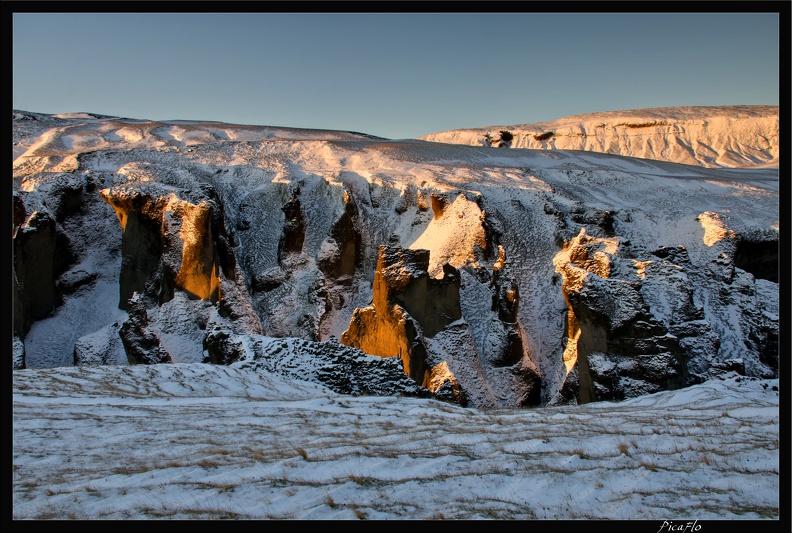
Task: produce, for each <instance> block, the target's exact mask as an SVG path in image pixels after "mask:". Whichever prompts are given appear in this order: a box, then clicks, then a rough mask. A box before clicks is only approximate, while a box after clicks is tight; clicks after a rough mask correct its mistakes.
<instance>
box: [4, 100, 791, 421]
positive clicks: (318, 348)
mask: <svg viewBox="0 0 792 533" xmlns="http://www.w3.org/2000/svg"><path fill="white" fill-rule="evenodd" d="M743 111H745V110H742V111H739V113H737V111H734V112H735V113H737V114H736V115H735V118H739V119H740V120H743V118H745V116H748V115H750V113H748V112H747V111H746V112H745V113H743ZM726 112H727V114H728V113H729V112H730V111H728V110H727V111H726ZM657 113H658V112H657V111H653V112H652V117H654V118H657V119H658V120H660V119H659V118H658V117H657V116H656V115H657ZM746 113H747V114H746ZM637 118H640V117H637V116H636V117H632V118H631V119H630V120H632V119H636V120H637ZM654 118H653V120H654ZM676 118H679V117H676ZM676 118H674V116H670V117H667V119H668V120H676ZM760 122H761V121H760ZM635 123H636V124H638V122H635ZM757 124H758V126H757V128H759V129H761V128H763V127H764V126H761V124H759V123H757ZM619 127H623V128H625V131H626V129H630V130H635V131H649V130H650V129H651V128H650V127H649V126H642V127H640V128H628V127H627V126H619ZM654 127H659V126H658V124H655V125H653V126H652V128H654ZM690 131H692V130H690ZM746 131H747V129H746ZM756 131H759V130H756ZM518 133H519V132H518ZM723 134H724V135H727V136H728V132H727V131H726V130H723ZM757 135H758V134H757ZM559 137H560V136H559ZM548 138H549V137H548ZM515 139H516V141H517V142H516V143H513V144H512V147H511V148H508V149H505V148H504V149H497V148H488V147H483V146H463V145H450V144H440V143H431V142H426V141H418V140H415V141H410V140H407V141H387V140H382V139H373V138H371V137H368V136H364V135H361V134H354V133H349V132H330V131H321V130H294V129H287V128H274V127H264V126H261V127H259V126H239V125H228V124H219V123H202V122H191V123H182V122H179V123H161V122H152V121H146V120H132V119H121V118H114V117H102V116H96V115H88V114H82V115H79V116H77V115H74V116H72V118H58V117H52V116H48V115H41V114H36V113H28V112H15V115H14V142H15V143H16V144H15V146H14V157H15V160H14V168H13V187H14V201H13V209H14V211H13V214H14V220H13V222H14V226H13V231H14V234H13V235H14V236H13V253H14V258H13V269H14V292H13V299H14V301H13V309H14V320H13V324H14V335H15V339H14V344H13V351H12V358H13V365H14V367H15V368H22V367H25V366H31V365H32V367H46V366H56V365H59V364H79V365H95V364H96V365H98V364H102V365H104V364H152V363H153V364H158V363H163V362H167V361H171V362H173V363H181V362H188V363H190V362H206V363H213V364H232V363H239V362H243V361H251V362H255V364H257V365H259V367H260V368H261V369H262V371H270V372H278V373H285V374H289V375H293V376H297V377H300V376H301V375H303V374H304V375H305V376H308V377H306V378H305V379H311V380H315V381H318V382H322V383H326V384H332V386H333V387H335V389H334V390H339V391H345V390H348V391H352V393H377V394H380V393H382V394H388V393H389V391H390V393H393V394H401V393H402V392H403V391H406V390H411V391H413V392H414V393H415V394H417V395H424V396H425V397H437V398H445V399H449V400H450V401H455V402H457V403H460V404H465V405H469V406H473V407H479V408H513V407H525V406H533V405H555V404H562V403H583V402H588V401H598V400H619V399H623V398H630V397H634V396H639V395H641V394H646V393H650V392H655V391H659V390H664V389H673V388H678V387H683V386H686V385H689V384H693V383H698V382H701V381H704V380H707V379H712V378H716V377H721V376H723V375H729V374H733V373H740V374H744V375H746V376H750V377H757V376H762V377H765V376H776V375H777V373H778V366H779V361H778V359H779V353H778V351H779V349H778V336H779V324H778V315H779V310H778V299H779V298H778V280H779V277H780V275H779V271H780V268H779V254H778V252H779V242H780V241H779V238H778V225H779V224H778V220H779V207H778V171H777V169H773V168H767V167H764V168H741V169H740V170H739V171H737V170H734V169H725V168H704V166H705V165H703V164H702V165H697V166H692V165H679V164H674V163H670V162H667V161H650V160H648V159H635V158H628V157H617V156H612V155H607V154H602V153H595V152H585V153H584V152H569V151H560V150H546V149H543V150H527V149H520V148H519V147H518V146H516V144H519V141H520V136H519V135H515ZM732 141H734V138H733V139H732ZM542 142H545V141H542ZM724 142H725V141H724ZM756 142H757V143H759V144H761V143H762V142H764V141H762V139H758V140H757V141H756ZM771 144H772V143H771ZM732 146H734V147H735V149H739V146H743V145H741V144H739V143H736V141H735V142H733V143H732ZM745 146H747V145H745ZM665 153H666V155H668V156H669V157H670V156H671V155H673V154H675V153H676V152H673V151H672V152H665ZM658 154H659V155H660V156H662V155H663V151H662V150H661V151H660V152H659V153H658ZM768 154H769V155H770V156H771V158H772V154H773V152H772V150H769V151H768ZM734 157H735V158H736V159H734V158H732V159H734V161H733V162H735V164H736V163H739V164H740V165H743V167H744V164H745V163H746V162H747V161H750V160H752V158H756V157H758V156H756V154H755V153H754V152H752V151H750V150H748V149H746V151H745V153H738V154H736V155H735V156H734ZM760 159H761V158H760ZM729 161H730V159H729V158H728V157H721V158H718V159H717V161H716V163H717V165H721V166H724V165H727V164H728V163H729ZM761 161H764V160H761ZM761 161H760V160H759V159H757V163H761ZM717 165H715V166H717ZM340 341H343V342H344V343H346V344H341V342H340ZM298 353H299V356H298V355H296V354H298ZM306 365H307V366H306ZM310 365H314V366H313V367H312V368H313V369H314V370H313V371H311V372H308V371H307V370H306V368H308V366H310ZM350 372H352V373H354V379H352V378H350V377H349V376H351V374H350ZM394 372H395V374H394ZM366 373H370V380H369V381H368V382H366V383H365V384H364V382H365V381H366V378H365V376H366ZM348 378H349V379H348ZM405 380H406V381H405Z"/></svg>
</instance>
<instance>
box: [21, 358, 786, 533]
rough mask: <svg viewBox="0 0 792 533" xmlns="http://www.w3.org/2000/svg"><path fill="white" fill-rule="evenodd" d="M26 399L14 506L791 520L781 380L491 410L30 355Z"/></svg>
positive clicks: (34, 510) (328, 515)
mask: <svg viewBox="0 0 792 533" xmlns="http://www.w3.org/2000/svg"><path fill="white" fill-rule="evenodd" d="M13 402H14V405H13V449H14V454H13V488H12V490H13V518H14V519H98V518H101V519H214V518H234V519H337V520H345V519H350V520H355V519H370V520H372V519H373V520H377V519H581V518H594V519H637V520H642V519H643V520H658V521H662V520H676V519H679V520H687V519H691V520H692V519H699V520H706V519H776V520H777V519H778V518H779V451H778V445H779V401H778V380H758V379H750V378H738V377H732V378H729V379H726V380H711V381H708V382H706V383H703V384H701V385H696V386H693V387H690V388H687V389H683V390H678V391H670V392H662V393H658V394H653V395H648V396H644V397H641V398H637V399H634V400H629V401H625V402H622V403H610V402H599V403H592V404H587V405H584V406H574V407H573V406H568V407H554V408H540V409H532V410H526V409H520V410H477V409H465V408H461V407H458V406H454V405H451V404H446V403H442V402H438V401H434V400H424V399H416V398H407V397H367V396H357V397H353V396H344V395H339V394H335V393H333V392H331V391H329V390H327V389H325V388H322V387H321V386H318V385H313V384H310V383H306V382H302V381H294V380H290V379H288V378H284V377H280V376H274V375H267V374H264V373H261V371H255V370H254V369H253V368H252V367H246V366H245V365H244V364H242V363H237V364H234V365H232V366H212V365H204V364H200V363H195V364H171V365H155V366H142V365H140V366H105V367H61V368H51V369H29V370H18V371H14V374H13ZM658 527H659V525H658ZM653 531H654V530H653Z"/></svg>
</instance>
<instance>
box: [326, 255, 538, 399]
mask: <svg viewBox="0 0 792 533" xmlns="http://www.w3.org/2000/svg"><path fill="white" fill-rule="evenodd" d="M504 264H505V254H504V253H503V250H502V248H501V256H500V259H499V262H498V263H496V264H495V265H494V267H493V274H492V275H490V274H489V273H488V272H487V271H486V270H485V269H484V268H483V267H479V268H477V269H474V268H473V267H470V266H466V267H465V268H466V273H465V275H464V277H465V279H466V280H467V283H469V284H472V285H475V286H476V287H478V288H477V289H475V290H477V291H479V292H480V293H481V294H486V295H488V296H489V298H488V300H489V301H485V302H483V303H484V305H485V306H486V307H485V311H484V313H482V314H481V315H479V316H475V315H474V316H470V318H469V320H470V322H468V318H467V317H464V316H463V313H462V306H461V304H460V288H461V285H462V279H463V275H462V272H460V270H458V269H457V268H454V267H453V266H451V265H449V264H444V265H443V266H442V270H441V272H442V276H441V277H438V278H435V277H431V276H430V275H429V269H430V252H429V250H414V249H404V248H401V247H398V246H381V247H380V254H379V261H378V263H377V270H376V274H375V276H374V290H373V298H372V304H371V306H368V307H364V308H358V309H356V310H355V311H354V313H353V314H352V319H351V320H350V323H349V328H348V329H347V330H346V331H345V332H344V333H343V335H342V336H341V342H342V343H344V344H346V345H348V346H353V347H356V348H360V349H361V350H363V351H364V352H366V353H369V354H372V355H378V356H381V357H393V356H398V357H400V358H401V360H402V361H403V364H404V370H405V373H406V374H407V375H409V376H410V377H411V378H413V379H414V380H415V381H417V382H418V383H421V384H422V385H423V386H424V387H426V388H428V389H430V390H433V391H435V390H438V389H439V388H440V387H443V386H446V384H448V386H450V387H451V388H452V390H454V391H455V394H456V395H457V396H458V397H460V398H463V397H464V398H465V400H464V401H465V402H466V403H467V402H471V403H473V404H475V405H483V406H486V405H489V406H495V405H499V404H501V403H502V402H504V400H503V399H502V398H498V397H496V396H493V395H492V394H491V393H490V392H489V391H488V389H489V388H490V387H492V386H493V383H497V384H498V385H499V386H500V387H499V388H503V387H506V388H507V389H508V390H509V398H510V399H509V400H507V401H506V403H507V404H516V405H538V404H539V403H540V389H541V379H540V377H539V374H538V372H537V371H536V369H535V367H534V365H533V363H532V362H531V361H530V358H529V357H527V355H526V353H525V348H524V346H523V342H522V337H521V335H520V330H519V327H517V307H518V298H519V297H518V291H517V286H516V285H515V284H514V283H513V281H512V280H511V278H510V277H509V276H508V274H507V273H506V272H505V269H504ZM451 346H455V347H456V348H455V349H449V348H450V347H451ZM470 367H473V368H478V369H479V370H478V372H477V375H474V376H470V375H465V373H460V375H458V376H457V375H455V374H454V369H465V368H470ZM518 391H519V392H518ZM512 395H514V396H512Z"/></svg>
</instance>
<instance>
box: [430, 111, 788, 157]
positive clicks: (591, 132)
mask: <svg viewBox="0 0 792 533" xmlns="http://www.w3.org/2000/svg"><path fill="white" fill-rule="evenodd" d="M503 130H505V131H509V132H511V133H512V134H513V136H514V139H513V140H512V141H511V143H510V145H511V147H512V148H531V149H539V150H548V149H557V150H587V151H594V152H604V153H608V154H616V155H624V156H629V157H639V158H643V159H656V160H662V161H672V162H676V163H684V164H686V165H700V166H704V167H730V168H750V167H760V166H778V157H779V152H778V147H779V139H778V106H758V105H757V106H751V105H740V106H698V107H693V106H691V107H659V108H650V109H637V110H628V111H606V112H600V113H588V114H584V115H574V116H569V117H564V118H560V119H558V120H553V121H548V122H537V123H533V124H516V125H504V126H487V127H482V128H467V129H457V130H450V131H444V132H437V133H431V134H428V135H424V136H421V137H419V139H422V140H426V141H432V142H441V143H450V144H467V145H471V146H482V145H486V142H485V136H486V135H487V134H490V136H491V137H492V138H494V139H498V138H499V137H500V132H501V131H503ZM496 145H497V143H495V144H494V146H496Z"/></svg>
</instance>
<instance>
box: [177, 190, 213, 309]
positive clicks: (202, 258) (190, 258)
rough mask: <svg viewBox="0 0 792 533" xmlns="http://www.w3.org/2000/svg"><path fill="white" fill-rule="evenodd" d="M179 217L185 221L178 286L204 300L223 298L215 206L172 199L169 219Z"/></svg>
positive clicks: (181, 234)
mask: <svg viewBox="0 0 792 533" xmlns="http://www.w3.org/2000/svg"><path fill="white" fill-rule="evenodd" d="M174 216H175V217H177V218H178V219H180V221H181V228H180V229H179V237H181V239H182V241H183V244H182V261H181V268H180V269H179V272H178V274H176V286H177V287H180V288H182V289H184V290H185V291H186V292H188V293H189V294H192V295H194V296H196V297H198V298H200V299H201V300H211V301H212V302H216V301H218V300H219V299H220V277H219V276H218V274H219V270H220V269H219V266H218V264H217V260H216V258H215V254H214V244H213V241H212V226H211V209H210V208H209V206H208V205H207V204H206V203H204V202H201V203H200V204H198V205H192V204H190V203H188V202H184V201H181V200H176V199H172V200H171V201H170V202H169V203H168V206H167V208H166V210H165V211H164V213H163V227H164V226H165V224H166V222H165V219H167V218H171V217H174Z"/></svg>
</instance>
